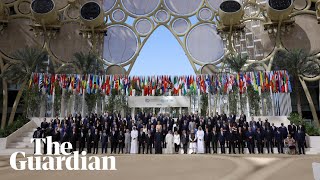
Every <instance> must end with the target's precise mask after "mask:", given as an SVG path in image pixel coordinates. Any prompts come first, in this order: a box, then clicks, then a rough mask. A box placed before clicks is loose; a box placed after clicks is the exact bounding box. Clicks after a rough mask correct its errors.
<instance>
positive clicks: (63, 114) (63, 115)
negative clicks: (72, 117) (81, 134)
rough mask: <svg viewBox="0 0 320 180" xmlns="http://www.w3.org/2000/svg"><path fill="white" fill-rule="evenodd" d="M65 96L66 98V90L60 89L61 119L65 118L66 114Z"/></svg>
mask: <svg viewBox="0 0 320 180" xmlns="http://www.w3.org/2000/svg"><path fill="white" fill-rule="evenodd" d="M65 96H66V90H65V89H64V88H62V95H61V113H60V114H61V117H65V116H66V115H65V113H66V101H65Z"/></svg>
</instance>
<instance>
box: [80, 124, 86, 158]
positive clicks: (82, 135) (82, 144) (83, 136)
mask: <svg viewBox="0 0 320 180" xmlns="http://www.w3.org/2000/svg"><path fill="white" fill-rule="evenodd" d="M85 144H86V134H85V133H84V129H83V128H82V129H81V130H80V133H79V153H81V152H82V151H83V150H84V147H85Z"/></svg>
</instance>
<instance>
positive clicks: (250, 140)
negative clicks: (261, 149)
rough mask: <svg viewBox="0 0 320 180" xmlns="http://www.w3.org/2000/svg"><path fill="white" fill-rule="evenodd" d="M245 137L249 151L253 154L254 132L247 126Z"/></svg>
mask: <svg viewBox="0 0 320 180" xmlns="http://www.w3.org/2000/svg"><path fill="white" fill-rule="evenodd" d="M246 139H247V147H248V150H249V153H250V154H254V132H253V131H252V129H251V127H249V128H248V131H247V132H246Z"/></svg>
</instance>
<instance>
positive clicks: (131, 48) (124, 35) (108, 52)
mask: <svg viewBox="0 0 320 180" xmlns="http://www.w3.org/2000/svg"><path fill="white" fill-rule="evenodd" d="M137 49H138V39H137V36H136V34H135V33H134V32H133V31H132V30H131V29H130V28H129V27H127V26H123V25H111V26H109V27H108V36H105V38H104V47H103V58H104V59H105V60H106V61H107V62H109V63H112V64H122V63H125V62H127V61H129V60H131V58H132V57H133V56H134V55H135V53H136V52H137Z"/></svg>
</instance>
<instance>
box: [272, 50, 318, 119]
mask: <svg viewBox="0 0 320 180" xmlns="http://www.w3.org/2000/svg"><path fill="white" fill-rule="evenodd" d="M319 66H320V65H319V63H318V62H317V59H316V58H315V56H312V55H310V54H308V53H307V52H306V51H305V50H302V49H293V50H289V51H278V52H277V53H276V55H275V57H274V59H273V67H274V68H278V69H283V70H287V71H288V73H289V74H290V76H291V78H290V79H291V81H292V83H293V85H294V86H293V92H295V96H296V103H297V111H298V113H299V115H300V116H302V109H301V92H300V89H299V85H303V84H301V82H302V81H301V78H300V76H307V77H310V76H317V75H320V67H319ZM306 95H307V94H306ZM311 106H314V105H311ZM312 109H313V108H311V111H312ZM313 114H315V115H316V112H313ZM313 116H314V115H313ZM314 119H315V120H316V121H315V122H316V123H317V124H318V122H317V116H316V117H315V116H314Z"/></svg>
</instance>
